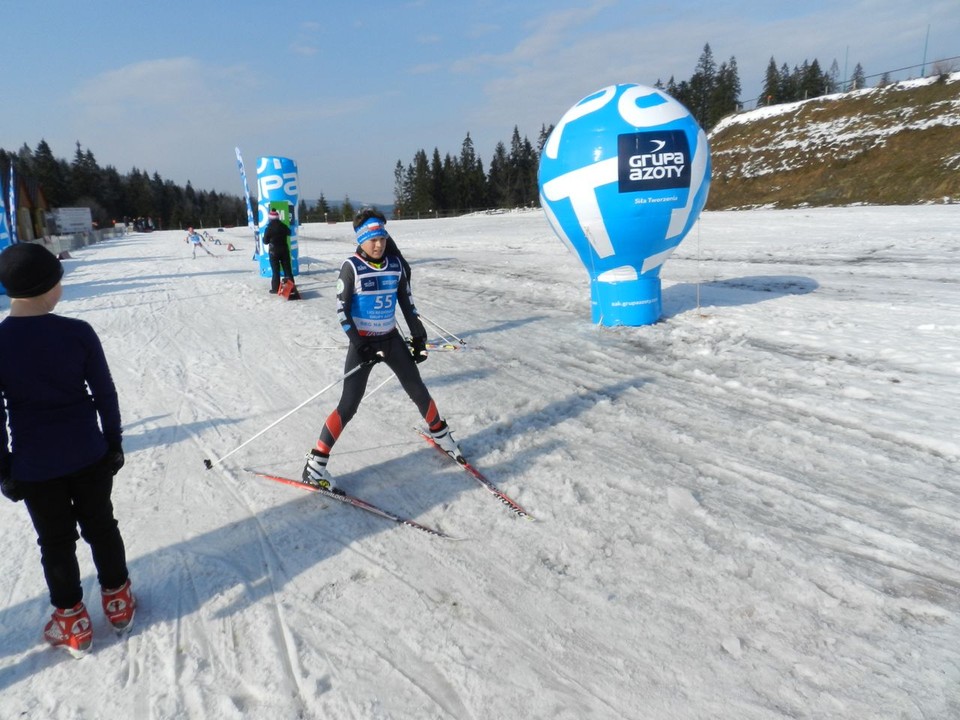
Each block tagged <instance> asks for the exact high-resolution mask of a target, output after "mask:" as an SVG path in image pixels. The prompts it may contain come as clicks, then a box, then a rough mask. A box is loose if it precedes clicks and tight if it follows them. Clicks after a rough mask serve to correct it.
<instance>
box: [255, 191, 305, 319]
mask: <svg viewBox="0 0 960 720" xmlns="http://www.w3.org/2000/svg"><path fill="white" fill-rule="evenodd" d="M268 217H269V218H270V222H268V223H267V228H266V230H264V231H263V244H264V245H268V246H269V248H270V270H271V271H272V272H273V277H272V278H271V279H270V294H271V295H276V294H277V293H278V292H279V291H280V270H281V268H282V269H283V277H284V278H286V280H287V282H290V283H292V282H293V263H292V262H291V260H290V228H289V227H288V226H287V224H286V223H285V222H283V220H281V219H280V213H278V212H277V211H276V210H271V211H270V213H269V214H268ZM290 299H291V300H299V299H300V291H299V290H297V287H296V285H294V287H293V291H292V292H291V293H290Z"/></svg>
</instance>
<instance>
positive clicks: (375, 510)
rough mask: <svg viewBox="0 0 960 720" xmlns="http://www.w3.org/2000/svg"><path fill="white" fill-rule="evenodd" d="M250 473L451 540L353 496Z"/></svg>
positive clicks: (267, 475) (426, 527)
mask: <svg viewBox="0 0 960 720" xmlns="http://www.w3.org/2000/svg"><path fill="white" fill-rule="evenodd" d="M250 472H252V473H253V474H254V475H256V476H257V477H261V478H265V479H267V480H273V481H275V482H279V483H284V484H285V485H293V486H294V487H298V488H301V489H303V490H309V491H310V492H315V493H319V494H320V495H323V496H324V497H328V498H330V499H331V500H336V501H337V502H339V503H343V504H344V505H352V506H353V507H355V508H359V509H360V510H366V511H367V512H368V513H371V514H373V515H377V516H378V517H382V518H386V519H387V520H392V521H393V522H395V523H397V524H398V525H406V526H407V527H412V528H414V529H415V530H420V531H421V532H425V533H427V534H428V535H434V536H436V537H442V538H447V539H452V538H451V537H450V536H449V535H447V534H446V533H445V532H441V531H440V530H435V529H434V528H432V527H428V526H426V525H421V524H420V523H418V522H416V521H414V520H411V519H410V518H405V517H402V516H400V515H397V514H395V513H392V512H390V511H389V510H384V509H383V508H379V507H377V506H376V505H374V504H373V503H369V502H367V501H366V500H361V499H360V498H358V497H354V496H353V495H347V494H340V493H338V492H331V491H330V490H324V489H323V488H318V487H315V486H313V485H310V484H309V483H305V482H303V481H302V480H294V479H292V478H286V477H281V476H280V475H270V474H269V473H262V472H258V471H256V470H251V471H250Z"/></svg>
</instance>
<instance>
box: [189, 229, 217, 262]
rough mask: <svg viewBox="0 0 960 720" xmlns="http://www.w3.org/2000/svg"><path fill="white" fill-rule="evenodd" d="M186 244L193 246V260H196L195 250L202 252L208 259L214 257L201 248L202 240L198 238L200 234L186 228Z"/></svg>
mask: <svg viewBox="0 0 960 720" xmlns="http://www.w3.org/2000/svg"><path fill="white" fill-rule="evenodd" d="M187 242H188V243H191V244H192V245H193V259H194V260H196V259H197V248H200V249H201V250H203V251H204V252H205V253H206V254H207V255H209V256H210V257H216V255H214V254H213V253H212V252H210V251H209V250H207V249H206V248H205V247H204V246H203V238H202V237H200V233H198V232H196V231H195V230H194V229H193V228H192V227H188V228H187Z"/></svg>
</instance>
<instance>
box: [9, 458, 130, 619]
mask: <svg viewBox="0 0 960 720" xmlns="http://www.w3.org/2000/svg"><path fill="white" fill-rule="evenodd" d="M20 487H21V489H22V492H23V500H24V503H25V504H26V506H27V511H28V512H29V513H30V519H31V520H33V527H34V529H35V530H36V531H37V544H38V545H39V546H40V562H41V564H42V565H43V575H44V577H45V578H46V580H47V588H48V590H49V591H50V602H51V604H52V605H53V606H54V607H58V608H71V607H73V606H74V605H76V604H77V603H78V602H80V601H81V600H82V599H83V588H82V587H81V585H80V565H79V563H78V562H77V540H78V539H79V538H80V537H81V536H82V537H83V539H84V540H85V541H86V542H87V544H88V545H89V546H90V550H91V552H92V554H93V564H94V566H95V567H96V568H97V579H98V580H99V581H100V586H101V587H103V588H107V589H113V588H118V587H120V586H121V585H123V584H124V583H125V582H126V581H127V577H128V573H127V557H126V551H125V549H124V546H123V538H122V537H121V536H120V529H119V527H118V526H117V521H116V519H115V518H114V517H113V503H112V502H111V501H110V493H111V491H112V490H113V475H112V474H111V472H110V470H109V469H108V468H107V467H106V466H105V465H104V463H97V464H96V465H91V466H90V467H88V468H84V469H83V470H81V471H80V472H77V473H73V474H72V475H68V476H66V477H62V478H55V479H53V480H43V481H41V482H22V483H20ZM77 525H79V526H80V535H78V534H77Z"/></svg>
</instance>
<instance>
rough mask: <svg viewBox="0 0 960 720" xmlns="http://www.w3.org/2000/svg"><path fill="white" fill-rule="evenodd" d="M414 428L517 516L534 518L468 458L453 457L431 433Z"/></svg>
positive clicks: (528, 518)
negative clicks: (438, 443)
mask: <svg viewBox="0 0 960 720" xmlns="http://www.w3.org/2000/svg"><path fill="white" fill-rule="evenodd" d="M414 430H416V431H417V432H418V433H419V434H420V437H422V438H423V439H424V440H426V441H427V443H429V444H430V445H432V446H433V447H434V448H436V450H437V452H439V453H440V454H441V455H443V456H444V457H445V458H448V459H450V460H453V461H454V462H455V463H456V464H457V465H459V466H460V467H461V468H463V469H464V470H465V471H466V472H467V474H469V475H470V477H472V478H473V479H474V480H476V481H477V482H478V483H480V484H481V485H482V486H483V487H484V488H486V489H487V490H488V491H489V492H490V493H492V494H493V495H494V497H496V498H497V499H498V500H499V501H500V502H502V503H503V504H504V505H506V506H507V508H509V510H510V511H511V512H512V513H514V514H515V515H516V516H517V517H522V518H526V519H527V520H533V516H532V515H531V514H530V513H528V512H527V511H526V510H524V509H523V507H522V506H521V505H520V503H518V502H517V501H516V500H514V499H513V498H511V497H510V496H509V495H507V494H506V493H505V492H503V490H501V489H500V488H498V487H497V486H496V485H494V484H493V483H492V482H490V481H489V480H488V479H487V478H486V477H485V476H484V474H483V473H482V472H480V471H479V470H477V469H476V468H475V467H474V466H473V465H471V464H470V463H469V462H468V461H467V459H466V458H464V457H461V458H459V459H457V458H454V457H452V456H451V455H450V454H448V453H447V451H446V450H444V449H443V448H442V447H440V446H439V445H437V442H436V440H434V439H433V438H432V437H430V434H429V433H426V432H424V431H423V430H421V429H420V428H418V427H415V428H414Z"/></svg>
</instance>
